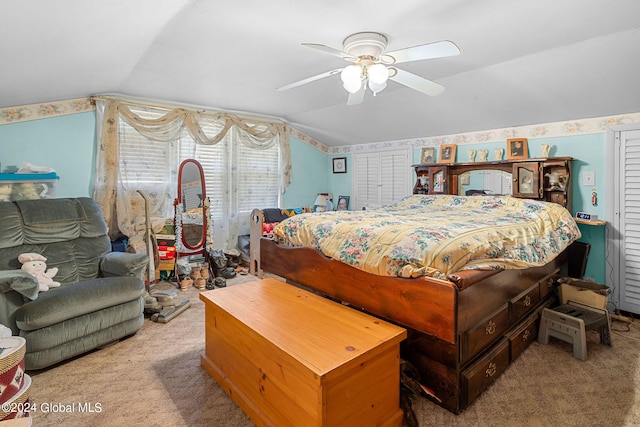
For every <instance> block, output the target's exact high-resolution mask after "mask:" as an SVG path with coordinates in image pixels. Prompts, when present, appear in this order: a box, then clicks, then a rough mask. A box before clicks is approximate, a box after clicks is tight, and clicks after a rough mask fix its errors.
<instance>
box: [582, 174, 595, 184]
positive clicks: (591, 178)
mask: <svg viewBox="0 0 640 427" xmlns="http://www.w3.org/2000/svg"><path fill="white" fill-rule="evenodd" d="M582 185H587V186H589V187H592V186H594V185H596V172H595V171H584V172H582Z"/></svg>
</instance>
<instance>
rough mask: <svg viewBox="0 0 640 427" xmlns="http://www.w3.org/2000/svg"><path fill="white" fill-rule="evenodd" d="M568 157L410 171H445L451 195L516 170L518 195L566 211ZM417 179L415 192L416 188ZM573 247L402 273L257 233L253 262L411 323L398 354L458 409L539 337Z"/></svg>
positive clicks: (427, 174)
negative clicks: (377, 270) (434, 273)
mask: <svg viewBox="0 0 640 427" xmlns="http://www.w3.org/2000/svg"><path fill="white" fill-rule="evenodd" d="M572 161H573V159H572V158H569V157H561V158H560V157H558V158H545V159H527V160H526V161H509V160H507V161H497V162H485V163H469V164H454V165H441V164H433V165H414V169H415V172H416V174H417V175H418V177H421V176H424V177H427V178H428V180H429V182H433V179H434V176H435V175H436V174H443V176H444V180H443V182H445V183H450V184H451V185H445V188H444V190H443V189H440V190H443V191H444V192H445V193H450V194H456V192H457V183H458V180H459V177H460V175H461V174H463V173H466V172H469V171H473V170H485V171H486V170H502V171H505V172H512V175H513V177H515V180H514V194H517V196H518V197H523V198H532V199H543V200H547V201H552V202H555V203H558V204H561V205H563V206H565V207H567V208H569V209H570V205H571V185H570V183H571V180H570V178H571V163H572ZM522 169H528V170H531V171H532V172H531V173H533V175H534V178H535V179H534V184H535V186H534V188H533V189H532V191H531V193H530V194H529V193H527V194H524V193H523V192H522V191H520V190H519V188H518V179H517V177H518V176H519V175H520V173H521V170H522ZM550 172H560V173H561V174H563V177H564V182H565V183H566V189H565V190H563V191H562V192H557V191H549V190H548V187H550V185H549V182H548V180H547V179H546V176H547V175H548V173H550ZM418 182H420V180H418V181H416V187H415V188H414V193H417V192H421V190H422V189H421V188H419V187H418ZM556 193H557V194H556ZM261 230H262V229H261V227H260V230H259V232H260V233H261ZM254 246H255V245H254ZM570 250H571V247H570V248H568V249H567V250H565V251H564V252H563V253H562V254H560V255H559V256H558V257H556V259H554V260H553V261H552V262H551V263H549V264H547V265H545V266H542V267H536V268H529V269H524V270H501V271H498V270H494V271H461V272H457V273H454V274H451V275H449V276H448V279H449V280H438V279H433V278H429V277H422V278H416V279H402V278H398V277H384V276H376V275H373V274H370V273H366V272H364V271H361V270H358V269H356V268H354V267H351V266H349V265H347V264H344V263H342V262H340V261H335V260H332V259H330V258H327V257H325V256H324V255H323V254H321V253H320V252H318V251H316V250H315V249H312V248H292V247H284V246H280V245H278V244H277V243H275V242H274V241H273V240H271V239H267V238H261V239H260V246H259V253H257V254H256V256H257V258H258V259H259V261H258V262H257V264H256V268H257V273H258V275H259V276H260V277H262V271H263V270H264V271H267V272H270V273H273V274H276V275H278V276H281V277H283V278H285V279H286V280H287V281H289V282H292V283H294V284H297V285H300V286H303V287H307V288H309V289H312V290H314V291H317V292H320V293H322V294H324V295H326V296H328V297H331V298H334V299H336V300H339V301H341V302H344V303H347V304H350V305H352V306H354V307H357V308H360V309H363V310H365V311H367V312H369V313H370V314H373V315H376V316H379V317H381V318H383V319H385V320H388V321H391V322H394V323H396V324H398V325H400V326H403V327H405V328H407V330H408V338H407V340H406V341H405V342H404V343H403V346H402V357H403V358H405V359H406V360H408V361H409V362H411V363H412V364H413V365H414V366H415V367H416V368H417V369H418V370H419V372H420V375H421V383H422V384H423V385H424V386H426V387H428V388H429V389H430V390H431V391H432V392H433V393H432V394H433V395H432V396H431V397H432V399H433V400H434V401H435V402H437V403H439V404H441V405H442V406H444V407H445V408H447V409H449V410H450V411H452V412H455V413H459V412H460V411H462V410H464V409H465V408H467V407H468V406H469V405H470V404H471V403H472V402H473V401H474V400H475V399H476V398H477V397H478V396H479V395H480V394H481V393H482V391H483V390H485V389H486V388H487V387H488V386H489V385H490V384H491V383H493V381H495V379H496V378H497V377H498V376H499V375H500V374H501V373H502V372H503V371H504V370H505V369H506V368H507V367H508V365H509V364H510V363H511V362H512V361H513V360H514V359H515V358H516V357H518V355H520V354H521V353H522V351H524V349H525V348H526V347H527V346H528V345H529V344H530V343H531V342H533V341H534V340H535V339H536V338H537V334H538V324H539V318H540V313H541V312H542V309H543V308H545V307H547V306H549V305H551V304H554V303H555V300H556V299H555V293H554V292H553V290H554V284H555V279H556V278H557V277H559V276H567V275H568V274H567V272H568V265H567V264H568V258H569V256H568V253H570Z"/></svg>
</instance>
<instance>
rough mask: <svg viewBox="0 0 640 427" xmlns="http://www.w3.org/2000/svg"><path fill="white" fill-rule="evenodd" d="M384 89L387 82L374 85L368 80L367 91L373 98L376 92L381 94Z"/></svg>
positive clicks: (374, 83)
mask: <svg viewBox="0 0 640 427" xmlns="http://www.w3.org/2000/svg"><path fill="white" fill-rule="evenodd" d="M385 87H387V82H386V81H385V82H383V83H376V82H374V81H373V80H372V79H369V89H371V92H373V96H376V94H377V93H378V92H381V91H382V90H383V89H384V88H385Z"/></svg>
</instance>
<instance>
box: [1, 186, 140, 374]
mask: <svg viewBox="0 0 640 427" xmlns="http://www.w3.org/2000/svg"><path fill="white" fill-rule="evenodd" d="M26 252H34V253H39V254H42V255H43V256H45V257H46V258H47V268H53V267H57V268H58V272H57V274H56V276H55V277H54V280H55V281H56V282H60V283H61V284H62V286H60V287H57V288H51V289H50V290H48V291H45V292H38V288H39V287H38V283H37V281H36V280H35V278H34V277H33V276H31V275H29V274H28V273H26V272H24V271H22V270H21V269H20V268H21V264H20V262H19V261H18V255H20V254H21V253H26ZM147 261H148V258H147V256H146V255H144V254H129V253H123V252H111V241H110V239H109V237H108V234H107V226H106V224H105V222H104V219H103V217H102V214H101V212H100V209H99V208H98V206H97V204H96V203H95V202H94V201H93V200H92V199H90V198H86V197H85V198H70V199H48V200H22V201H14V202H0V324H3V325H5V326H7V327H9V328H10V329H11V330H12V331H13V333H14V335H19V336H21V337H24V338H25V339H26V341H27V345H26V355H25V367H26V369H28V370H34V369H42V368H46V367H48V366H51V365H54V364H56V363H58V362H61V361H63V360H66V359H69V358H71V357H74V356H77V355H80V354H83V353H86V352H88V351H90V350H93V349H96V348H98V347H101V346H104V345H106V344H109V343H111V342H113V341H117V340H118V339H120V338H124V337H126V336H129V335H133V334H135V333H136V332H137V331H138V330H139V329H140V328H141V327H142V324H143V322H144V292H145V287H144V283H143V281H142V275H143V271H144V268H145V267H146V266H147Z"/></svg>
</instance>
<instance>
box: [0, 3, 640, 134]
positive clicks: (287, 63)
mask: <svg viewBox="0 0 640 427" xmlns="http://www.w3.org/2000/svg"><path fill="white" fill-rule="evenodd" d="M0 11H1V12H0V40H2V42H1V43H0V64H1V66H0V76H1V78H0V107H6V106H16V105H23V104H31V103H38V102H44V101H55V100H62V99H70V98H76V97H83V96H88V95H94V94H103V93H120V94H126V95H130V96H134V97H140V98H148V99H154V100H163V101H171V102H177V103H186V104H191V105H197V106H205V107H210V108H216V109H224V110H232V111H243V112H248V113H253V114H260V115H267V116H274V117H277V118H281V119H283V120H285V121H287V122H289V123H291V125H293V126H294V127H296V128H298V129H299V130H301V131H303V132H305V133H307V134H308V135H310V136H312V137H314V138H316V139H318V140H319V141H320V142H322V143H324V144H326V145H328V146H340V145H349V144H359V143H368V142H380V141H392V140H401V139H408V138H419V137H429V136H437V135H447V134H452V133H458V132H468V131H474V130H484V129H494V128H499V127H509V126H518V125H526V124H535V123H546V122H554V121H563V120H571V119H579V118H589V117H598V116H605V115H614V114H622V113H629V112H639V111H640V78H639V77H638V76H640V1H638V0H613V1H611V0H608V1H607V0H561V1H558V0H519V1H504V0H484V1H479V0H478V1H472V0H397V1H388V0H387V1H382V0H350V1H337V0H316V1H303V0H298V1H294V0H271V1H265V0H234V1H221V0H218V1H206V0H200V1H197V0H134V1H131V0H103V1H96V0H56V1H50V0H29V1H17V0H14V1H11V2H3V4H2V6H0ZM360 31H376V32H381V33H383V34H385V35H386V36H387V37H388V39H389V43H388V47H387V50H388V51H391V50H396V49H400V48H404V47H409V46H415V45H419V44H424V43H430V42H435V41H439V40H451V41H453V42H454V43H456V44H457V45H458V47H459V48H460V50H461V52H462V53H461V54H460V55H459V56H455V57H450V58H441V59H435V60H427V61H419V62H411V63H406V64H402V67H401V68H403V69H405V70H407V71H410V72H412V73H414V74H418V75H420V76H423V77H425V78H428V79H431V80H434V81H437V82H439V83H441V84H443V85H444V86H445V87H446V90H445V91H444V93H442V94H441V95H439V96H436V97H429V96H426V95H423V94H421V93H419V92H416V91H413V90H411V89H409V88H406V87H404V86H401V85H399V84H397V83H395V82H390V83H389V85H388V87H387V88H386V89H385V90H384V91H382V92H381V93H379V94H378V96H376V97H375V98H374V97H372V96H371V93H370V92H369V93H368V94H367V97H366V98H365V101H364V103H363V104H360V105H356V106H347V105H346V99H347V92H346V91H345V90H344V89H343V88H342V85H341V82H340V77H339V76H337V75H336V76H331V77H328V78H326V79H323V80H319V81H316V82H313V83H310V84H307V85H305V86H302V87H299V88H295V89H291V90H289V91H285V92H277V91H276V90H275V89H276V88H277V87H279V86H283V85H285V84H288V83H291V82H294V81H297V80H301V79H303V78H306V77H309V76H312V75H315V74H319V73H321V72H324V71H329V70H331V69H334V68H340V67H343V66H344V65H347V64H348V63H347V62H345V61H344V60H342V59H340V58H337V57H334V56H331V55H326V54H323V53H321V52H318V51H315V50H312V49H309V48H306V47H303V46H301V43H303V42H310V43H321V44H325V45H328V46H331V47H334V48H337V49H342V41H343V39H344V38H345V37H346V36H348V35H350V34H352V33H355V32H360Z"/></svg>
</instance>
